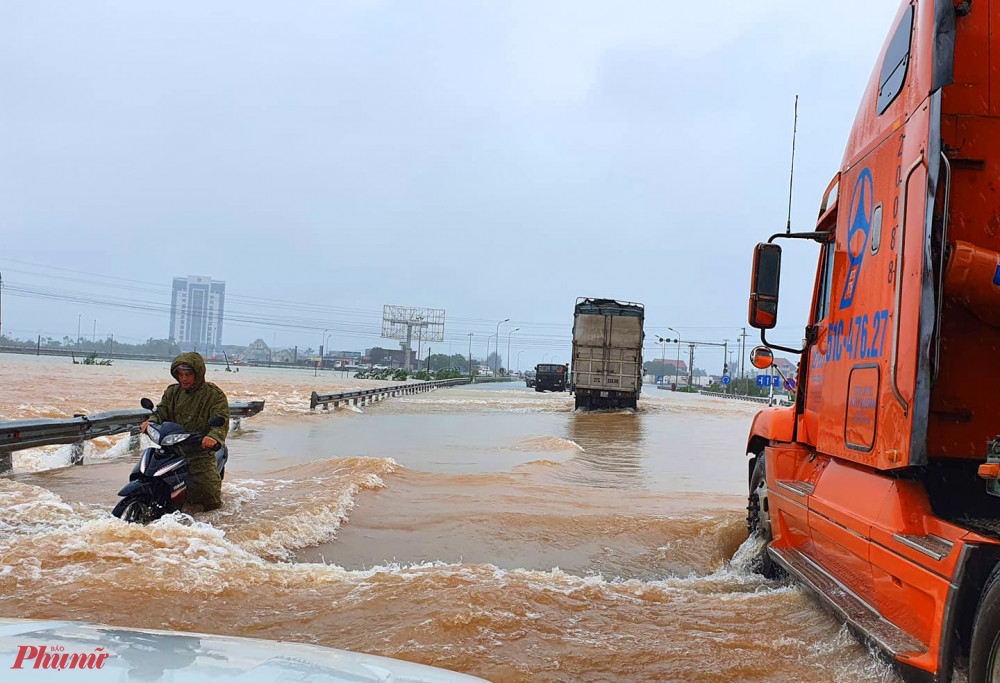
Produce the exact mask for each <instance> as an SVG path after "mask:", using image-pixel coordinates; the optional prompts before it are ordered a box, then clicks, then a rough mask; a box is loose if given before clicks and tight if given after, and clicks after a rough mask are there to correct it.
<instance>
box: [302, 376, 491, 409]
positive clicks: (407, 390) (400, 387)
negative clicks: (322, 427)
mask: <svg viewBox="0 0 1000 683" xmlns="http://www.w3.org/2000/svg"><path fill="white" fill-rule="evenodd" d="M471 383H472V381H471V380H470V379H469V378H468V377H459V378H457V379H438V380H432V381H430V382H411V383H408V384H394V385H392V386H387V387H377V388H375V389H350V390H348V391H338V392H335V393H332V394H318V393H316V392H315V391H314V392H312V396H311V397H310V398H309V410H316V406H320V405H321V406H323V410H329V409H330V404H331V403H332V404H333V407H334V409H336V408H339V407H340V404H341V403H344V404H348V405H351V404H353V405H362V406H363V405H366V404H371V403H375V402H376V401H382V400H384V399H387V398H391V397H393V396H409V395H411V394H422V393H424V392H425V391H430V390H431V389H437V388H439V387H455V386H459V385H461V384H471Z"/></svg>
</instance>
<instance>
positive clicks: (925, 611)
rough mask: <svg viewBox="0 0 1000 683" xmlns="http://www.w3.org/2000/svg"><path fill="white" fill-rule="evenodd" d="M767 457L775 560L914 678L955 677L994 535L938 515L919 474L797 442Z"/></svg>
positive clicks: (994, 548)
mask: <svg viewBox="0 0 1000 683" xmlns="http://www.w3.org/2000/svg"><path fill="white" fill-rule="evenodd" d="M765 457H766V458H767V468H766V471H767V496H768V504H769V514H770V517H771V520H770V521H771V529H772V533H773V540H772V542H771V543H770V545H769V546H768V549H767V551H768V554H769V555H770V556H771V558H772V559H773V560H774V561H775V562H776V563H777V564H779V565H781V566H782V567H783V568H784V569H785V570H786V571H787V572H788V573H789V574H790V575H792V576H794V577H795V578H796V579H797V580H798V581H799V582H801V583H802V584H803V585H805V586H806V587H807V588H808V589H809V590H810V591H812V592H813V593H815V594H816V595H817V596H818V597H819V599H820V600H821V602H823V603H824V604H825V606H826V607H828V608H829V609H830V610H831V611H832V612H833V613H834V614H835V615H836V616H837V617H838V618H840V619H841V620H842V621H843V622H844V623H846V624H847V625H848V626H849V627H850V628H851V630H852V631H854V633H855V634H856V635H857V636H858V637H860V638H861V639H862V640H864V641H867V642H869V643H871V644H872V645H874V646H876V647H877V648H878V649H879V650H880V651H882V652H883V653H884V654H886V655H887V656H888V657H890V658H891V659H892V660H894V662H895V663H896V664H897V665H898V667H899V668H900V669H901V670H902V671H903V673H904V675H906V677H907V678H911V679H917V680H941V681H943V680H948V677H949V675H950V669H951V665H952V659H953V655H954V654H955V648H956V647H957V646H958V640H959V638H965V637H967V635H968V633H969V629H970V628H971V622H972V617H973V615H974V613H975V609H976V605H977V604H978V598H979V594H980V592H981V590H982V585H983V583H984V581H985V577H986V576H987V575H988V574H989V572H990V570H991V569H992V567H993V566H995V564H996V561H997V558H998V556H1000V545H998V543H997V541H996V540H994V539H991V538H986V537H984V536H981V535H979V534H977V533H975V532H972V531H969V530H968V529H965V528H963V527H960V526H958V525H956V524H953V523H951V522H949V521H947V520H943V519H942V518H940V517H937V516H935V514H934V511H933V510H932V508H931V505H930V502H929V499H928V497H927V493H926V490H925V489H924V486H923V483H922V482H921V481H919V480H906V479H900V478H898V477H892V476H888V475H885V474H882V473H879V472H877V471H874V470H870V469H866V468H863V467H859V466H857V465H854V464H851V463H845V462H843V461H838V460H836V459H832V458H830V457H828V456H824V455H821V454H818V453H816V452H815V451H814V450H812V449H810V448H807V447H804V446H802V445H799V444H787V445H781V446H774V447H769V448H767V449H766V451H765ZM957 634H963V635H961V636H959V635H957ZM966 642H967V641H966Z"/></svg>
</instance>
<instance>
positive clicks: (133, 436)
mask: <svg viewBox="0 0 1000 683" xmlns="http://www.w3.org/2000/svg"><path fill="white" fill-rule="evenodd" d="M141 448H142V432H140V431H138V430H136V431H134V432H129V436H128V452H129V453H131V454H132V455H139V450H140V449H141Z"/></svg>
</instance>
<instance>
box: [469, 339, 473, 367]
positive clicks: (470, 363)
mask: <svg viewBox="0 0 1000 683" xmlns="http://www.w3.org/2000/svg"><path fill="white" fill-rule="evenodd" d="M469 377H472V332H469Z"/></svg>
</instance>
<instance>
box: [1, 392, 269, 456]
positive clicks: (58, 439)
mask: <svg viewBox="0 0 1000 683" xmlns="http://www.w3.org/2000/svg"><path fill="white" fill-rule="evenodd" d="M263 409H264V401H241V402H236V403H230V404H229V417H230V419H232V420H235V421H236V422H235V425H234V428H237V429H238V428H239V422H240V420H242V419H244V418H247V417H253V416H254V415H256V414H257V413H259V412H260V411H262V410H263ZM149 415H150V412H149V411H148V410H116V411H112V412H108V413H96V414H94V415H77V416H75V417H72V418H70V419H64V420H51V419H41V420H14V421H11V422H0V474H2V473H4V472H9V471H10V470H11V453H13V452H14V451H21V450H24V449H26V448H38V447H39V446H56V445H59V444H73V446H74V448H73V452H72V454H71V455H70V462H71V464H73V465H79V464H81V463H82V462H83V442H84V441H88V440H90V439H96V438H98V437H101V436H114V435H116V434H125V433H129V434H131V435H132V440H131V441H130V442H129V450H130V451H132V452H138V450H139V426H140V425H141V424H142V423H143V422H145V421H146V420H147V419H149Z"/></svg>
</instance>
